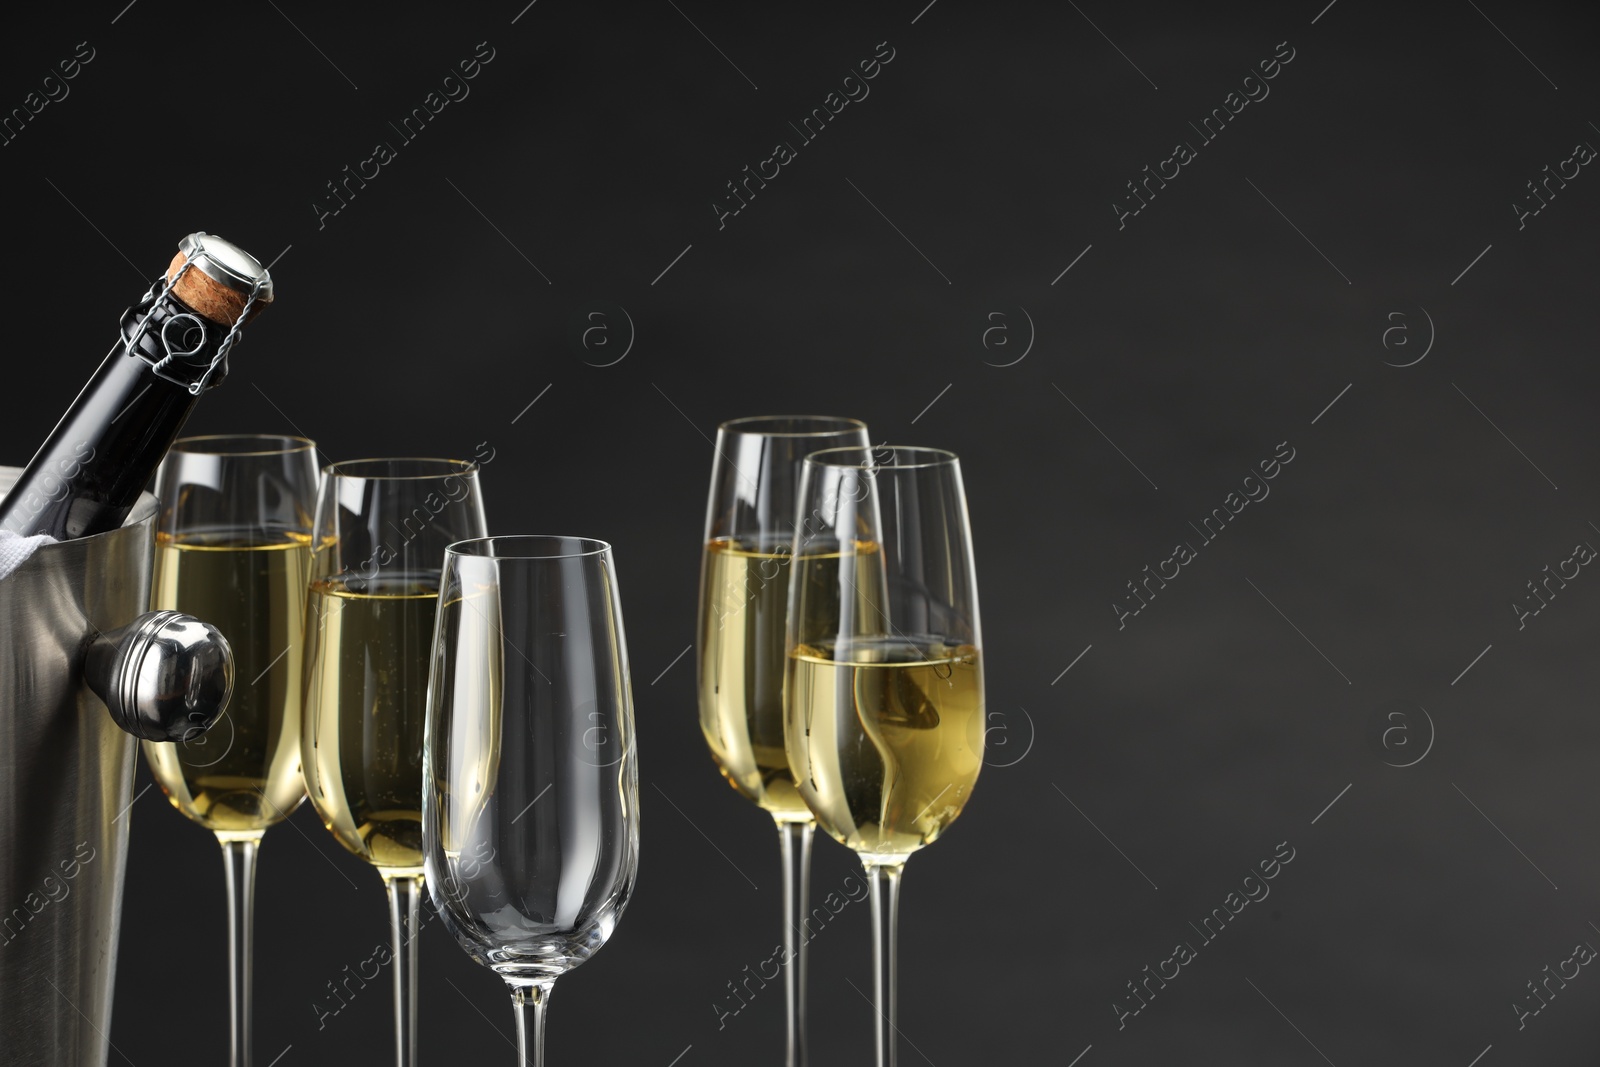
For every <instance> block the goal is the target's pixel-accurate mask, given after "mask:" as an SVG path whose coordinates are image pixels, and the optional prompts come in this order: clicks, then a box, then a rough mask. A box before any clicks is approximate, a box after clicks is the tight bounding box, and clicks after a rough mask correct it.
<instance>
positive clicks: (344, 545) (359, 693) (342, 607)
mask: <svg viewBox="0 0 1600 1067" xmlns="http://www.w3.org/2000/svg"><path fill="white" fill-rule="evenodd" d="M486 532H487V530H486V522H485V520H484V514H483V493H482V491H481V490H480V489H479V486H478V467H477V464H475V463H473V462H471V461H468V460H454V459H360V460H350V461H347V462H344V463H334V464H332V465H330V466H328V467H326V468H324V470H323V479H322V491H321V493H320V494H319V495H318V498H317V511H316V525H315V527H314V530H313V535H312V536H313V549H314V550H313V552H312V556H311V587H310V588H311V593H310V603H309V607H308V610H307V613H306V696H305V709H304V720H303V729H302V731H301V753H302V759H303V762H304V764H305V779H306V792H307V794H308V795H309V796H310V797H311V803H312V805H313V806H314V807H315V808H316V809H317V814H318V815H320V816H322V822H323V825H324V826H326V827H327V828H328V829H329V830H330V831H332V833H333V836H334V837H335V838H337V839H338V841H339V843H340V844H341V845H343V846H344V847H345V848H347V849H349V850H350V851H351V852H353V853H355V854H356V855H357V856H359V857H361V858H362V859H363V860H365V861H366V862H368V863H370V864H371V865H372V866H374V867H376V868H377V869H378V874H380V875H381V876H382V877H383V884H384V888H385V890H386V891H387V894H388V897H389V930H390V936H391V938H392V940H393V960H394V1013H395V1061H396V1063H397V1064H398V1065H399V1067H415V1064H416V1062H417V1061H416V1056H417V938H416V933H417V917H418V907H419V905H420V903H421V897H422V879H423V865H422V734H423V722H424V719H425V715H426V709H427V690H428V662H429V655H430V651H431V648H432V642H433V626H434V619H435V616H436V614H437V612H438V604H439V588H440V581H441V572H442V568H443V566H444V559H445V548H446V546H447V545H449V544H450V543H451V542H453V541H459V540H462V539H464V538H469V537H481V536H483V535H484V534H485V533H486Z"/></svg>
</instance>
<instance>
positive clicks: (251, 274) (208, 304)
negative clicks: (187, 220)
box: [167, 230, 273, 326]
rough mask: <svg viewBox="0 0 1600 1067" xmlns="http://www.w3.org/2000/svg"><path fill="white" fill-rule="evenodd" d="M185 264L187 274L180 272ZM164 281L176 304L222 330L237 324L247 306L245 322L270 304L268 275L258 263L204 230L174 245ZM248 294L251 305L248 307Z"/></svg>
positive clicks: (270, 282) (269, 277)
mask: <svg viewBox="0 0 1600 1067" xmlns="http://www.w3.org/2000/svg"><path fill="white" fill-rule="evenodd" d="M185 263H188V264H189V265H190V269H189V270H183V266H184V264H185ZM180 271H182V274H181V276H180V275H179V272H180ZM174 279H176V280H175V281H174ZM167 281H168V282H170V283H171V284H172V293H173V295H175V296H176V297H177V298H178V299H179V300H181V301H183V302H184V303H185V304H186V305H188V306H189V307H190V308H192V309H193V310H194V311H195V312H196V313H197V314H199V315H202V316H204V317H205V318H207V319H210V320H211V321H212V322H215V323H218V324H220V325H223V326H232V325H233V324H234V323H236V322H238V321H239V316H240V315H241V314H243V313H244V310H245V307H246V305H249V306H250V313H249V315H248V317H247V318H246V319H245V322H249V321H250V320H251V319H253V318H255V317H256V316H257V315H259V314H260V313H261V310H262V309H263V308H264V307H266V306H267V305H268V304H270V303H271V302H272V295H273V293H272V275H271V274H269V273H267V268H266V267H263V266H262V265H261V261H260V260H258V259H256V257H254V256H252V255H251V254H250V253H248V252H246V251H245V250H244V249H242V248H240V247H239V246H238V245H236V244H234V243H233V242H231V241H225V240H223V239H222V238H221V237H218V236H216V235H215V234H208V233H206V232H205V231H204V230H200V231H197V232H195V233H191V234H190V235H189V236H187V237H185V238H184V239H183V240H182V241H180V242H178V254H177V255H175V256H173V257H172V262H171V263H170V264H168V266H167ZM252 293H254V294H255V302H254V304H251V303H250V297H251V294H252Z"/></svg>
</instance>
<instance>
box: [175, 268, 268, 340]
mask: <svg viewBox="0 0 1600 1067" xmlns="http://www.w3.org/2000/svg"><path fill="white" fill-rule="evenodd" d="M187 261H188V257H187V256H185V255H184V254H183V253H182V252H179V253H178V254H177V255H175V256H173V257H172V262H171V263H169V264H168V265H167V280H168V281H171V280H172V279H173V278H175V277H177V274H178V271H179V270H180V269H182V267H183V265H184V263H185V262H187ZM172 293H173V295H174V296H176V297H177V298H178V299H179V300H181V301H183V302H184V304H185V305H187V306H188V307H189V308H190V309H191V310H193V311H194V312H195V314H197V315H200V316H202V317H204V318H207V319H210V320H211V321H212V322H215V323H218V324H219V325H222V326H232V325H233V324H234V322H235V321H237V320H238V318H239V314H240V312H242V311H244V305H245V303H246V301H248V300H249V299H250V294H248V293H241V292H239V291H238V290H237V289H230V288H229V287H228V286H226V285H224V284H223V283H221V282H219V281H217V280H216V279H214V278H212V277H210V276H209V275H207V274H206V273H205V271H203V270H201V269H200V268H199V267H196V268H195V269H193V270H188V271H184V273H183V277H182V278H179V279H178V281H177V282H176V283H175V284H174V285H173V286H172ZM270 302H271V298H270V297H269V296H262V297H260V298H258V299H257V300H256V302H255V305H254V306H253V307H252V308H251V309H250V318H248V319H245V322H249V321H250V320H251V319H254V318H255V317H256V316H257V315H259V314H261V310H262V309H263V308H265V307H266V306H267V304H268V303H270Z"/></svg>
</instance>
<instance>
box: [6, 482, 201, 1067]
mask: <svg viewBox="0 0 1600 1067" xmlns="http://www.w3.org/2000/svg"><path fill="white" fill-rule="evenodd" d="M19 473H20V471H19V470H18V469H17V468H15V467H0V496H3V495H4V493H5V492H6V491H7V490H9V489H10V488H11V486H12V484H13V483H14V482H15V481H16V478H17V475H18V474H19ZM155 517H156V500H155V498H154V497H153V496H151V495H150V494H149V493H145V494H143V495H141V496H140V498H139V502H138V503H137V504H136V505H135V506H134V508H133V511H132V512H130V513H129V515H128V518H127V521H126V522H125V523H124V524H123V526H122V528H121V529H118V530H113V531H110V532H108V533H103V534H97V535H95V536H93V537H85V538H80V539H78V540H74V541H63V542H60V543H58V544H53V545H45V546H43V547H41V548H40V549H39V550H38V551H37V552H35V553H34V555H33V556H32V557H31V558H29V559H28V561H27V562H25V563H23V564H22V566H21V567H19V568H18V569H17V570H16V571H15V572H14V573H13V574H12V575H11V576H10V577H8V578H4V579H0V1063H4V1064H5V1065H6V1067H23V1065H28V1067H32V1065H35V1064H37V1065H40V1067H45V1065H48V1067H103V1065H104V1064H105V1062H106V1046H107V1042H108V1041H109V1037H108V1035H109V1034H110V1032H111V994H112V986H113V982H114V979H115V977H116V963H117V931H118V925H119V923H120V920H121V914H122V880H123V870H124V866H125V863H126V860H127V854H128V824H129V822H130V821H131V819H130V816H129V815H128V809H129V807H130V806H131V803H132V799H133V797H132V789H133V754H134V747H135V746H134V738H135V736H138V737H145V738H149V739H151V740H173V739H181V738H182V737H184V736H185V735H186V734H187V735H188V736H193V734H195V733H198V732H199V731H201V730H204V729H205V728H206V727H207V726H209V725H210V724H211V722H212V721H213V720H214V719H215V718H216V717H217V716H218V715H220V714H221V712H222V710H223V708H224V707H225V706H226V704H227V698H228V694H229V692H230V691H231V688H232V684H233V665H232V656H231V653H230V652H229V650H228V647H227V643H226V642H225V641H223V639H222V637H221V635H220V634H218V633H217V631H216V630H214V629H212V628H211V627H209V626H207V625H205V624H204V623H201V622H198V621H197V620H195V619H193V618H191V617H189V616H186V615H179V614H178V613H176V612H151V613H148V614H141V613H143V612H144V610H145V606H146V605H147V604H148V603H149V596H150V566H151V549H152V540H153V536H154V530H155Z"/></svg>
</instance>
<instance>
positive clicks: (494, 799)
mask: <svg viewBox="0 0 1600 1067" xmlns="http://www.w3.org/2000/svg"><path fill="white" fill-rule="evenodd" d="M424 765H425V768H426V778H425V787H424V790H423V841H424V850H425V852H426V855H427V869H428V891H429V894H430V895H431V896H432V898H433V903H434V906H435V907H436V908H437V909H438V911H439V914H440V915H441V916H443V917H444V923H445V926H446V927H447V928H448V929H449V930H450V932H451V933H452V934H453V935H455V938H456V941H457V942H459V943H460V945H461V947H462V948H463V949H464V950H465V951H466V953H467V955H469V956H471V957H472V958H473V959H474V960H476V961H477V962H479V963H481V964H483V965H484V966H486V967H489V968H491V969H492V970H494V971H495V973H497V974H499V975H500V977H501V978H502V979H504V981H505V983H506V985H507V986H509V987H510V990H511V1001H512V1005H513V1007H514V1010H515V1012H516V1020H517V1044H518V1054H519V1060H518V1063H519V1065H523V1067H543V1064H544V1028H545V1009H546V1006H547V1005H548V1003H549V999H550V990H551V987H552V986H553V985H554V984H555V981H556V979H557V978H559V977H560V976H561V975H563V974H565V973H566V972H567V971H569V970H571V969H572V968H574V967H576V966H578V965H579V964H580V963H582V962H583V961H584V960H586V959H588V958H589V957H590V956H592V955H593V954H594V953H595V952H596V951H597V950H598V949H599V948H600V946H601V945H603V944H605V942H606V940H607V939H608V938H609V937H610V936H611V932H612V930H613V929H615V927H616V924H617V920H618V918H619V917H620V916H621V915H622V911H623V909H624V908H625V907H626V906H627V904H628V898H629V896H630V895H631V894H632V892H633V884H634V879H635V877H636V872H637V870H638V864H639V772H638V765H637V759H636V756H635V753H634V725H633V695H632V689H631V686H630V682H629V676H628V651H627V644H626V641H625V640H624V637H623V629H622V607H621V604H620V603H619V601H618V599H617V574H616V566H615V564H614V562H613V560H612V556H611V546H610V545H608V544H606V543H605V542H604V541H594V540H590V539H588V538H582V537H539V536H522V537H487V538H482V539H479V540H474V541H465V542H462V543H460V544H455V545H451V546H450V551H449V553H448V554H447V556H446V558H445V573H444V583H443V586H442V587H441V589H440V591H439V626H438V630H437V631H436V637H435V640H434V653H433V669H432V675H431V680H430V683H429V686H428V728H427V744H426V753H425V758H424Z"/></svg>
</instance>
